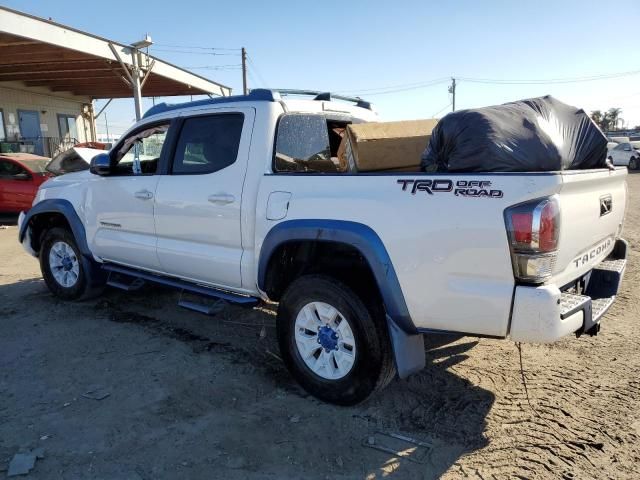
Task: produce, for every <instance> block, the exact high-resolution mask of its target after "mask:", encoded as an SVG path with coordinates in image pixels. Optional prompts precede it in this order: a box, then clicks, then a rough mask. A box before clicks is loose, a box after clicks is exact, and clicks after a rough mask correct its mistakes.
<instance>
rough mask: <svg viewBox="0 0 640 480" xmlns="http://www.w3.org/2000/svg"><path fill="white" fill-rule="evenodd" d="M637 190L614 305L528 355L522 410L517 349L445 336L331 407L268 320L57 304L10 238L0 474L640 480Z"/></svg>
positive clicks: (1, 287) (110, 303)
mask: <svg viewBox="0 0 640 480" xmlns="http://www.w3.org/2000/svg"><path fill="white" fill-rule="evenodd" d="M629 191H630V195H631V199H630V203H629V207H628V209H627V223H626V228H625V237H626V238H627V239H628V240H629V242H630V246H631V254H630V261H629V264H628V269H627V272H626V276H625V281H624V284H623V287H622V291H621V294H620V295H619V298H618V300H617V302H616V303H615V305H614V307H613V308H612V310H611V311H610V312H609V313H608V315H607V316H606V318H605V319H604V322H603V328H602V331H601V333H600V335H599V336H597V337H594V338H591V337H581V338H579V339H576V338H573V337H571V338H567V339H565V340H563V341H561V342H558V343H556V344H554V345H524V346H523V350H522V356H523V362H524V368H525V374H526V378H527V384H528V393H529V397H530V404H529V403H528V401H527V396H526V393H525V389H524V387H523V383H522V378H521V374H520V367H519V360H518V350H517V348H516V346H515V345H514V344H513V343H512V342H508V341H499V340H487V339H481V340H477V339H472V338H461V339H456V338H451V337H435V338H430V339H428V340H427V345H426V347H427V349H428V353H427V368H426V369H425V370H424V371H423V372H421V373H420V374H418V375H415V376H414V377H412V378H410V379H409V380H408V381H400V380H395V381H394V382H393V383H392V384H391V385H390V386H389V387H388V388H387V389H386V390H385V391H384V392H382V393H381V394H379V395H378V396H376V397H374V398H372V399H371V400H369V401H368V402H366V403H364V404H362V405H359V406H356V407H351V408H345V407H334V406H331V405H326V404H323V403H321V402H319V401H317V400H315V399H314V398H312V397H309V396H308V395H306V394H305V393H304V391H302V390H301V389H300V388H299V387H298V386H297V385H296V384H295V383H294V382H293V381H292V379H291V378H290V377H289V375H288V373H287V372H286V370H285V368H284V366H283V365H282V362H281V361H280V360H279V357H278V349H277V345H276V343H275V339H274V336H275V329H274V315H273V312H271V311H268V310H243V309H241V308H236V307H229V308H227V309H226V310H225V311H224V312H223V313H221V314H219V315H218V316H216V317H213V318H211V317H206V316H203V315H200V314H197V313H193V312H189V311H186V310H183V309H181V308H179V307H178V306H177V305H176V303H177V300H178V294H177V293H175V292H172V291H169V290H164V289H158V288H145V289H144V290H142V291H140V292H138V293H137V294H136V293H124V292H122V293H121V292H118V291H114V290H108V291H107V292H106V293H105V295H104V296H103V297H101V298H100V299H98V300H93V301H89V302H84V303H64V302H60V301H58V300H56V299H54V298H53V297H51V296H50V295H49V293H48V291H47V290H46V288H45V286H44V283H43V281H42V279H41V277H40V272H39V267H38V263H37V261H36V260H35V259H33V258H31V257H29V256H28V255H27V254H26V253H24V252H23V251H22V249H21V247H20V246H19V245H18V243H17V241H16V235H17V229H16V227H15V226H10V227H8V228H6V229H2V230H0V470H6V469H7V466H8V463H9V460H10V459H11V458H12V457H13V455H14V454H15V453H17V452H25V451H29V450H32V449H35V448H39V447H42V448H43V449H44V458H42V459H39V460H37V462H36V465H35V468H34V469H33V470H32V471H31V473H30V474H29V476H28V478H33V479H76V478H99V479H157V478H189V479H200V478H224V479H236V478H237V479H240V478H242V479H244V478H261V479H262V478H265V479H269V478H293V479H295V478H305V479H316V478H318V479H325V478H330V479H333V478H336V479H351V478H398V479H404V478H416V479H418V478H420V479H422V478H436V477H440V476H443V477H444V478H460V477H472V478H565V479H584V478H597V479H599V480H602V479H606V478H615V479H619V478H640V442H639V440H640V379H639V376H638V374H639V372H640V356H639V353H638V352H639V351H640V337H639V333H640V331H639V330H640V326H639V323H638V313H639V312H638V310H639V305H640V303H639V299H640V290H639V289H638V288H636V286H637V283H638V279H639V278H640V253H639V252H640V208H639V207H640V174H639V175H631V176H630V177H629ZM614 208H615V206H614ZM107 394H108V396H106V397H105V398H102V399H101V400H98V399H96V398H101V397H103V396H105V395H107ZM87 397H94V398H87ZM379 432H382V434H381V433H379ZM388 433H392V434H396V433H399V434H403V435H406V436H409V437H411V438H413V439H415V440H418V441H421V442H425V445H430V447H425V446H418V445H415V444H411V443H407V442H405V441H402V440H398V439H394V438H390V437H388V436H386V435H384V434H388ZM371 436H373V437H374V439H375V445H376V446H387V447H389V448H391V449H393V450H400V451H403V453H404V455H403V456H398V455H395V454H392V453H387V452H383V451H379V450H376V449H373V448H370V446H368V442H369V438H370V437H371ZM4 474H5V473H0V475H4Z"/></svg>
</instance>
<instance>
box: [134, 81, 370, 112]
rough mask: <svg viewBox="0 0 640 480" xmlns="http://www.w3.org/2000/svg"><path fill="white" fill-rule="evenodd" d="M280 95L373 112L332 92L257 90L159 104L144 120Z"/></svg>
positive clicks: (277, 98)
mask: <svg viewBox="0 0 640 480" xmlns="http://www.w3.org/2000/svg"><path fill="white" fill-rule="evenodd" d="M280 95H306V96H311V97H313V99H314V100H324V101H331V100H345V101H347V102H354V103H355V104H356V106H357V107H361V108H366V109H367V110H372V108H371V103H370V102H367V101H365V100H362V99H361V98H360V97H346V96H344V95H336V94H334V93H331V92H320V91H315V90H292V89H286V88H282V89H279V88H272V89H267V88H255V89H253V90H251V91H250V92H249V93H248V94H247V95H231V96H230V97H215V98H206V99H204V100H196V101H195V102H183V103H159V104H157V105H154V106H153V107H151V108H150V109H149V110H147V111H146V112H145V114H144V115H143V117H142V118H147V117H150V116H152V115H158V114H160V113H164V112H169V111H171V110H179V109H181V108H190V107H201V106H208V105H215V104H217V103H233V102H256V101H262V102H278V101H280V100H281V97H280Z"/></svg>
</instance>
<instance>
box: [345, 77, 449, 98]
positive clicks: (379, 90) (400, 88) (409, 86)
mask: <svg viewBox="0 0 640 480" xmlns="http://www.w3.org/2000/svg"><path fill="white" fill-rule="evenodd" d="M447 81H449V77H441V78H435V79H433V80H425V81H422V82H414V83H404V84H399V85H389V86H386V87H375V88H360V89H357V90H342V91H340V92H339V93H345V94H354V93H367V94H368V95H384V94H387V93H395V92H404V91H407V90H416V89H419V88H425V87H430V86H432V85H438V84H440V83H444V82H447ZM368 92H371V93H368Z"/></svg>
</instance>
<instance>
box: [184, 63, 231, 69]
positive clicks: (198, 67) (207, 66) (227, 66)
mask: <svg viewBox="0 0 640 480" xmlns="http://www.w3.org/2000/svg"><path fill="white" fill-rule="evenodd" d="M183 68H187V69H190V70H240V69H241V68H242V64H240V63H237V64H230V65H202V66H197V67H183Z"/></svg>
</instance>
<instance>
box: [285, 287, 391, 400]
mask: <svg viewBox="0 0 640 480" xmlns="http://www.w3.org/2000/svg"><path fill="white" fill-rule="evenodd" d="M381 312H382V310H381V309H380V308H375V306H370V308H367V307H366V306H365V304H364V303H363V301H362V299H361V298H360V297H359V296H358V295H356V293H355V292H354V291H353V290H351V289H350V288H349V287H347V286H346V285H344V284H342V283H340V282H338V281H336V280H335V279H333V278H331V277H327V276H323V275H306V276H303V277H300V278H299V279H297V280H296V281H294V282H293V283H292V284H291V286H290V287H289V288H288V289H287V291H286V292H285V294H284V296H283V297H282V299H281V301H280V306H279V307H278V320H277V330H278V343H279V345H280V352H281V353H282V356H283V359H284V361H285V364H286V365H287V368H288V369H289V371H290V372H291V374H292V375H293V376H294V377H295V379H296V380H297V381H298V382H299V383H300V384H301V385H302V387H303V388H304V389H305V390H307V391H308V392H309V393H311V394H312V395H314V396H316V397H318V398H320V399H321V400H324V401H327V402H331V403H336V404H339V405H353V404H356V403H358V402H361V401H362V400H364V399H366V398H367V397H368V396H369V395H371V394H372V393H373V392H374V391H376V390H378V389H381V388H382V387H384V386H385V385H386V384H387V383H388V382H389V381H390V380H391V379H392V378H393V376H394V374H395V365H394V362H393V358H392V354H391V347H390V343H389V338H388V334H387V331H386V324H385V323H384V319H383V318H380V316H381Z"/></svg>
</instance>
